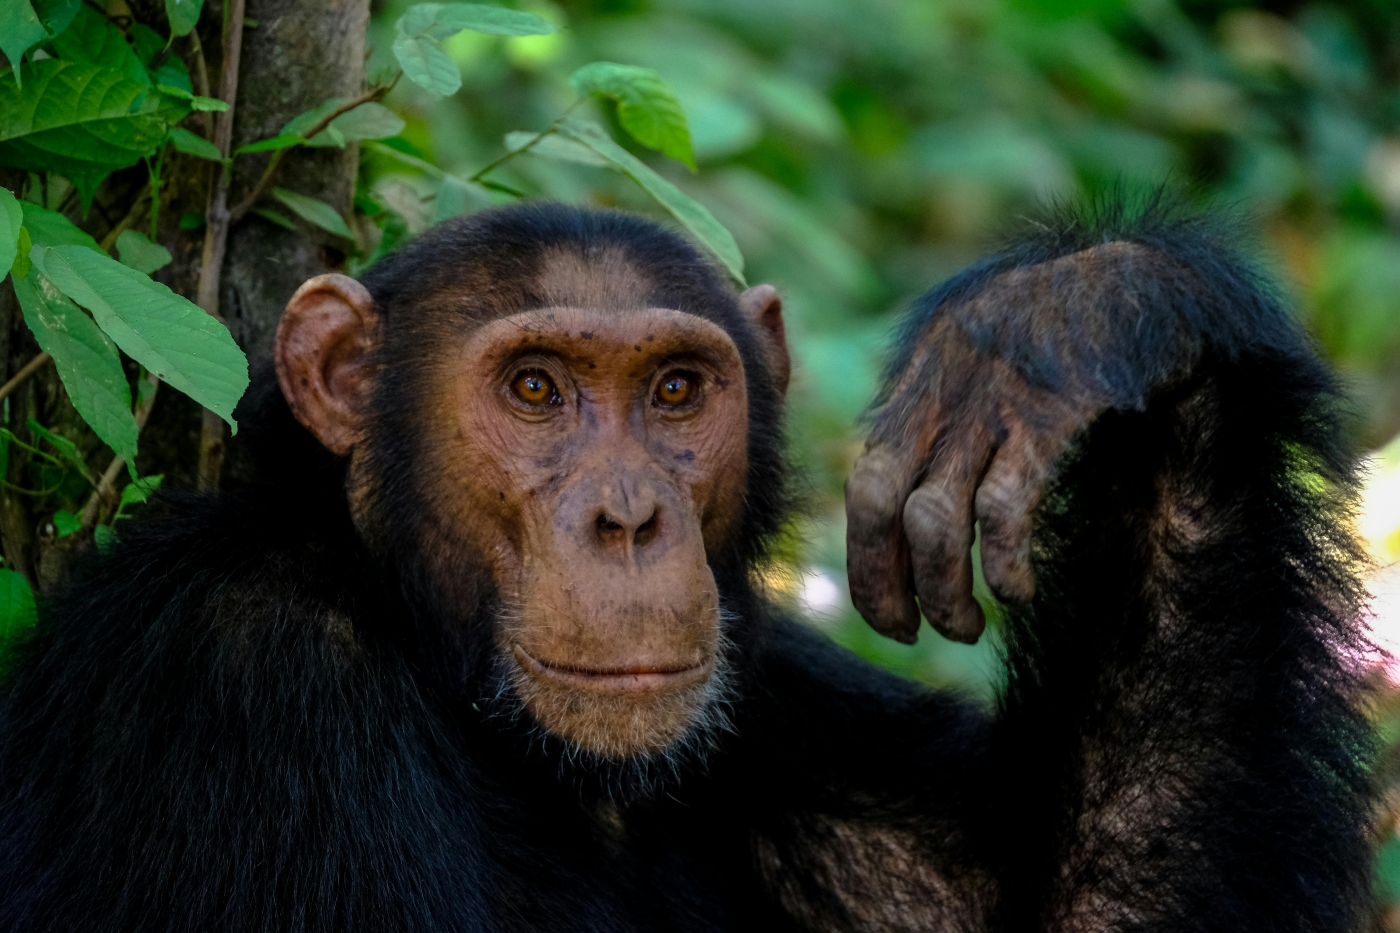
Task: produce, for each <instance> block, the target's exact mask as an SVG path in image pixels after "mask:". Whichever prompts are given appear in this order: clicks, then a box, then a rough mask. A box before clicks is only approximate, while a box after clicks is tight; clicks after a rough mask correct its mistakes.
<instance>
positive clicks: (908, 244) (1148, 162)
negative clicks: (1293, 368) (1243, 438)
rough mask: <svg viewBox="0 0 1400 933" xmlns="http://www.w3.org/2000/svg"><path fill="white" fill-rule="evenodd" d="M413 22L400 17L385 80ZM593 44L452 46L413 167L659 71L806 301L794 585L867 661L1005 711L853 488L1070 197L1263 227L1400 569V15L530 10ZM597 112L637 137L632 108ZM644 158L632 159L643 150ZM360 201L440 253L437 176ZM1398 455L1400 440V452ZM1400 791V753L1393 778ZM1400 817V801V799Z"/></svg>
mask: <svg viewBox="0 0 1400 933" xmlns="http://www.w3.org/2000/svg"><path fill="white" fill-rule="evenodd" d="M406 5H407V4H406V3H404V2H401V0H382V2H379V3H377V4H376V7H375V17H374V24H373V28H372V32H371V41H372V43H373V45H374V46H375V52H374V54H373V57H372V59H371V63H370V69H371V73H373V72H374V70H375V69H376V67H379V66H381V65H382V66H385V67H387V66H388V65H389V60H390V56H389V54H388V50H389V46H390V43H391V42H392V38H393V24H394V21H395V20H396V19H397V17H398V16H399V15H400V13H401V12H402V9H403V7H404V6H406ZM515 5H517V6H518V7H520V8H521V9H526V10H529V11H530V12H534V13H537V14H539V15H541V16H543V17H545V18H547V19H549V20H551V21H553V22H556V23H558V24H560V25H561V26H563V27H565V28H564V29H563V30H562V31H561V32H559V33H557V34H554V35H550V36H540V37H528V38H517V39H502V38H499V37H493V36H486V35H481V34H477V33H471V32H462V33H459V34H458V35H456V36H455V37H453V38H452V39H450V40H448V41H447V43H446V48H447V50H448V51H449V53H450V54H451V55H452V56H453V57H454V58H455V59H456V60H457V62H458V63H459V64H460V66H461V69H462V74H463V88H462V90H461V92H460V93H458V94H457V95H456V96H454V97H452V98H449V99H446V100H434V99H432V98H430V97H428V96H427V95H426V94H425V93H423V92H421V91H419V90H418V89H416V88H413V87H409V86H406V83H405V86H402V87H400V88H399V89H397V90H396V91H395V92H394V94H393V95H392V96H391V98H390V99H389V101H388V103H389V105H390V106H391V107H393V109H395V110H396V111H397V112H399V113H400V114H401V115H402V116H403V117H404V118H405V119H406V120H407V128H406V129H405V131H404V132H403V134H402V136H401V137H399V138H397V139H394V140H390V141H388V143H387V144H388V145H390V146H392V147H394V148H397V149H399V150H401V151H403V152H406V153H408V154H410V155H416V156H419V157H422V158H424V159H426V160H428V161H430V162H432V163H434V164H436V165H438V166H441V167H442V168H444V169H446V170H448V171H450V172H453V173H456V174H458V175H461V176H468V175H471V174H472V173H473V172H474V171H476V170H477V169H479V168H481V167H482V166H484V165H486V164H487V163H489V162H491V161H492V160H494V159H495V158H496V157H498V156H499V155H500V154H501V152H502V151H503V150H502V138H503V136H504V134H505V133H507V132H509V131H513V130H522V129H536V130H538V129H542V128H544V127H545V126H546V125H547V124H548V123H549V121H550V120H552V119H553V118H554V117H555V116H557V115H558V114H559V113H560V112H561V111H562V110H563V109H564V108H566V107H567V106H569V105H570V104H571V103H573V102H574V100H575V95H574V94H573V92H572V91H570V90H569V88H568V85H567V78H568V76H569V74H570V73H571V72H572V71H573V70H574V69H575V68H577V67H578V66H580V65H583V64H585V63H587V62H590V61H595V60H609V61H615V62H621V63H626V64H633V65H644V66H648V67H651V68H655V69H656V70H657V71H659V72H660V73H661V75H662V77H663V78H664V79H665V81H666V82H667V83H668V84H669V86H670V87H671V88H672V89H673V90H674V91H675V93H676V95H677V96H678V97H679V99H680V101H681V103H682V104H683V106H684V108H685V111H686V114H687V116H688V118H689V121H690V128H691V132H692V135H693V139H694V144H695V151H696V156H697V159H698V162H699V167H700V171H699V173H698V174H695V175H691V174H689V173H688V172H687V171H686V170H685V169H684V168H683V167H682V166H681V165H679V164H678V163H674V162H670V163H668V162H667V161H666V160H664V159H661V158H659V157H657V156H655V154H653V153H650V152H647V151H645V150H640V149H636V150H634V151H636V152H637V154H638V155H640V156H642V157H643V158H645V159H646V160H647V161H648V162H649V163H650V164H651V165H653V166H654V167H655V168H656V169H657V170H658V171H661V172H662V173H663V174H665V175H666V176H667V177H669V178H670V179H671V180H673V181H674V182H675V183H676V184H677V185H679V186H680V187H681V188H682V189H684V190H685V191H686V192H687V193H689V194H691V195H692V196H693V197H695V198H697V199H698V200H700V201H701V202H702V203H704V204H705V205H706V206H707V207H709V209H710V210H711V211H712V212H713V213H714V214H715V216H716V217H718V218H719V220H720V221H721V222H723V223H724V224H725V225H726V226H728V227H729V229H730V230H731V231H732V232H733V233H734V235H735V237H736V238H737V240H738V242H739V245H740V247H741V248H742V249H743V252H744V255H745V257H746V260H747V263H748V278H749V281H750V282H760V281H767V282H772V283H774V284H776V285H777V286H778V287H779V289H780V290H781V292H782V294H783V295H784V297H785V309H786V318H787V326H788V334H789V338H790V340H791V343H792V349H793V351H794V354H795V358H796V373H795V380H794V385H793V390H792V396H791V415H792V418H791V424H792V440H793V456H794V459H795V460H796V461H797V462H798V463H800V464H801V466H802V467H803V469H804V471H805V474H806V476H807V477H808V479H809V484H810V486H809V492H810V496H809V499H810V508H809V509H808V511H807V514H806V515H805V517H804V518H803V519H802V520H801V521H800V524H799V526H798V527H795V528H794V529H793V534H792V535H791V536H790V541H789V543H788V544H787V545H786V546H785V547H784V549H783V553H782V555H781V556H782V559H781V560H780V561H779V564H778V565H777V566H775V567H774V569H773V572H772V575H771V576H772V579H771V581H770V582H771V584H772V586H773V587H774V589H775V590H776V591H778V592H780V593H782V594H784V595H785V597H786V598H788V599H790V600H791V601H792V602H793V604H794V605H795V606H797V607H798V608H799V609H800V610H801V611H802V612H803V613H804V614H805V615H806V616H807V617H808V618H809V619H810V620H811V621H812V624H814V625H817V626H819V627H821V628H822V629H823V630H824V631H826V632H827V633H828V634H830V635H831V637H833V638H834V639H836V640H837V641H839V642H841V643H843V644H845V645H847V646H849V647H851V648H853V649H854V650H856V651H858V652H860V653H861V654H864V655H865V656H867V657H870V658H872V659H874V660H876V661H878V662H880V663H882V664H885V665H887V666H889V667H891V668H893V669H895V670H897V671H899V672H901V673H904V674H907V675H909V676H912V677H916V678H919V679H921V680H924V681H926V682H929V683H932V684H937V685H940V686H945V687H952V688H955V689H959V690H964V691H967V692H969V693H972V694H975V695H978V696H981V697H990V696H991V695H992V694H993V692H994V690H995V685H996V682H997V676H998V671H999V669H1000V666H999V663H998V660H997V656H996V640H995V637H992V638H988V639H984V640H983V642H982V643H981V644H979V645H977V646H972V647H968V646H962V645H955V644H953V643H950V642H948V641H945V640H944V639H942V638H940V637H939V636H938V635H936V634H935V633H934V632H932V631H931V630H929V629H928V628H927V627H925V629H924V632H923V635H922V636H921V638H920V640H919V643H918V644H917V645H914V646H908V647H906V646H902V645H898V644H895V643H894V642H890V641H886V640H883V639H880V638H878V637H877V636H875V635H874V634H873V633H872V632H871V631H870V630H869V629H868V628H866V626H865V625H864V624H863V623H862V622H861V621H860V619H859V617H858V616H857V615H856V614H855V613H854V612H853V611H852V609H851V606H850V602H849V597H848V595H847V591H846V582H845V577H844V567H845V555H844V547H843V538H844V525H843V517H842V510H841V483H842V481H843V479H844V477H845V475H846V473H847V470H848V469H849V467H850V464H851V463H852V461H853V459H854V457H855V455H856V453H857V452H858V451H859V447H860V435H859V431H858V428H857V426H856V424H857V417H858V415H859V414H860V412H861V410H862V408H863V406H864V405H865V404H866V402H867V401H868V400H869V399H870V398H871V396H872V393H873V391H874V387H875V380H876V376H877V373H878V371H879V367H880V360H881V350H882V347H883V344H884V340H885V337H886V334H887V333H888V331H889V330H890V327H891V323H892V321H893V317H894V315H895V314H897V313H898V311H899V310H900V309H901V308H902V307H904V306H905V305H906V304H907V303H908V302H909V301H910V300H911V299H912V298H913V297H915V296H916V295H918V294H919V293H920V292H922V291H924V290H925V289H927V288H928V287H929V286H931V285H933V284H934V283H936V282H938V281H939V280H940V279H942V278H944V277H946V276H947V275H949V274H951V273H953V272H954V271H956V270H957V269H958V268H960V267H961V266H962V265H963V264H965V263H966V262H968V261H969V260H971V259H973V258H975V257H976V256H977V255H979V253H980V252H981V251H983V250H984V249H986V248H987V246H988V244H989V243H990V242H992V241H993V239H994V235H995V233H996V231H997V229H998V227H999V226H1003V225H1005V224H1006V223H1007V222H1008V221H1010V220H1012V219H1014V218H1015V217H1016V216H1017V215H1018V214H1020V213H1021V212H1023V211H1024V210H1026V209H1027V208H1028V207H1030V206H1031V205H1033V204H1035V203H1037V202H1040V201H1043V200H1045V199H1049V198H1083V197H1094V196H1101V195H1104V194H1105V193H1107V192H1111V191H1127V192H1129V193H1132V192H1142V191H1147V190H1151V189H1152V188H1154V187H1156V186H1157V185H1159V184H1161V183H1162V182H1163V181H1171V182H1173V183H1175V184H1176V185H1178V186H1185V187H1188V188H1189V189H1190V190H1191V191H1192V192H1194V194H1193V196H1194V197H1196V198H1198V199H1199V200H1201V201H1202V202H1203V203H1205V202H1213V203H1216V204H1220V205H1225V206H1228V207H1231V208H1233V209H1237V210H1242V211H1245V212H1246V213H1247V215H1248V216H1249V217H1250V218H1251V225H1252V226H1253V228H1254V229H1255V230H1257V231H1258V233H1259V236H1260V244H1259V249H1260V253H1261V256H1262V258H1263V260H1264V261H1265V262H1267V263H1269V264H1271V265H1273V266H1274V268H1275V269H1276V270H1277V272H1278V274H1279V276H1280V277H1281V278H1282V279H1283V280H1284V281H1285V283H1286V284H1287V286H1288V287H1289V288H1291V289H1292V290H1293V292H1294V294H1295V296H1296V303H1297V306H1298V309H1299V313H1300V314H1301V315H1302V317H1303V319H1304V320H1305V322H1306V324H1307V326H1308V327H1309V329H1310V330H1311V331H1312V332H1313V333H1314V334H1315V335H1316V336H1317V339H1318V340H1319V342H1320V343H1321V345H1322V347H1323V348H1324V349H1325V352H1326V353H1327V355H1328V356H1329V357H1330V358H1331V359H1332V360H1333V361H1334V362H1335V364H1336V365H1337V366H1338V367H1339V368H1340V370H1341V371H1342V372H1343V373H1344V374H1345V376H1346V378H1347V379H1348V380H1349V382H1350V385H1351V387H1352V391H1353V395H1354V398H1355V399H1356V408H1357V419H1356V423H1355V426H1354V430H1355V432H1356V436H1357V439H1358V441H1359V442H1360V444H1361V445H1362V446H1363V447H1364V448H1365V449H1367V450H1370V451H1374V452H1375V456H1374V469H1373V472H1372V480H1371V482H1370V484H1369V486H1368V491H1367V496H1366V502H1365V505H1364V511H1363V514H1362V516H1361V522H1360V525H1361V530H1362V532H1363V533H1364V534H1365V535H1366V537H1367V540H1368V541H1369V542H1370V543H1371V546H1372V549H1373V551H1374V554H1375V556H1376V558H1377V565H1378V567H1384V566H1386V565H1388V564H1391V563H1394V562H1395V561H1397V560H1400V438H1397V435H1400V2H1396V0H1348V2H1341V3H1312V2H1286V0H1284V2H1272V3H1249V2H1238V0H594V2H559V3H552V2H549V0H518V2H517V3H516V4H515ZM585 106H588V107H591V108H594V109H595V110H596V113H595V114H594V116H595V117H596V118H597V119H600V120H604V121H610V120H612V119H613V115H612V114H611V113H610V112H608V110H607V108H606V107H604V106H600V105H596V104H592V103H590V104H586V105H585ZM616 135H617V136H618V138H619V139H623V140H625V139H626V135H625V134H622V133H618V134H616ZM362 175H363V177H362V182H361V192H360V196H361V197H362V198H363V199H365V200H366V201H369V202H374V203H375V204H376V205H378V206H379V207H384V208H388V209H389V210H391V211H392V212H393V214H394V215H396V217H395V220H394V223H395V224H398V225H399V226H401V227H402V232H406V233H413V232H417V231H418V230H421V229H423V228H424V227H426V226H427V225H428V224H429V223H430V222H431V221H432V220H433V218H434V213H435V210H437V209H438V208H437V206H436V204H435V201H434V199H433V194H434V192H435V187H436V184H437V179H436V178H435V177H433V176H432V175H431V174H423V173H415V172H414V171H413V170H412V169H411V168H409V167H406V165H405V163H404V162H403V161H402V160H396V159H390V158H387V157H385V156H383V155H382V154H380V155H375V154H373V153H370V154H368V155H367V156H366V159H365V166H364V171H363V173H362ZM491 178H492V179H493V180H495V181H498V182H500V183H503V184H505V185H508V186H510V187H512V188H515V189H517V190H519V191H522V192H525V193H528V194H533V195H541V196H547V197H551V198H558V199H563V200H567V201H572V202H586V203H593V204H601V205H616V206H622V207H627V208H633V209H637V210H642V211H647V212H651V213H655V212H656V208H655V206H654V205H653V204H652V203H651V202H650V201H649V200H648V199H647V198H646V197H645V195H643V194H642V193H641V192H640V191H638V190H637V189H635V188H634V187H633V186H632V185H631V183H630V182H628V181H627V180H626V179H624V178H622V177H621V176H619V175H617V174H615V173H612V172H610V171H607V170H606V169H603V168H591V167H588V166H583V165H577V164H569V163H562V162H557V161H551V160H549V159H546V158H540V157H535V156H525V157H521V158H518V159H515V160H514V161H512V162H510V163H508V164H507V165H506V166H504V167H502V168H501V169H500V170H498V171H496V172H494V173H493V174H492V176H491ZM1392 438H1395V440H1392ZM1375 590H1376V591H1377V593H1378V594H1379V598H1378V601H1377V603H1376V606H1375V612H1376V621H1375V630H1376V636H1377V641H1378V642H1379V643H1380V644H1381V646H1382V647H1386V646H1390V647H1392V648H1394V649H1395V650H1396V651H1397V652H1398V653H1400V570H1396V569H1395V568H1392V569H1391V571H1390V572H1389V574H1388V575H1387V573H1386V572H1385V571H1383V570H1382V571H1379V572H1378V575H1377V577H1376V583H1375ZM1372 663H1374V664H1375V681H1376V685H1377V699H1376V716H1377V719H1378V721H1379V722H1380V724H1381V726H1382V728H1383V730H1384V731H1385V735H1386V737H1387V739H1388V740H1392V741H1393V740H1395V739H1398V738H1400V697H1397V693H1396V690H1395V687H1394V684H1395V682H1396V680H1397V679H1400V667H1397V666H1395V665H1393V664H1389V663H1387V662H1386V661H1385V659H1384V658H1383V657H1380V656H1378V657H1377V658H1376V659H1374V660H1373V662H1372ZM1384 768H1385V769H1386V770H1385V772H1384V774H1385V775H1387V777H1386V780H1389V781H1391V782H1392V783H1394V778H1393V777H1391V776H1392V775H1397V774H1400V755H1398V754H1396V753H1394V752H1393V751H1392V754H1391V755H1390V756H1389V757H1388V758H1387V759H1386V763H1385V764H1384ZM1394 802H1395V803H1397V804H1400V794H1397V795H1396V796H1395V799H1394ZM1397 816H1400V807H1396V806H1392V807H1391V808H1390V812H1389V813H1387V815H1386V816H1385V817H1384V818H1383V820H1382V826H1381V832H1380V837H1379V838H1378V840H1377V841H1378V845H1379V846H1380V858H1379V859H1378V864H1379V868H1378V885H1377V888H1378V895H1379V906H1378V909H1377V916H1376V923H1377V925H1378V927H1379V928H1386V929H1400V910H1396V909H1395V908H1394V906H1393V905H1395V904H1396V903H1400V840H1397V838H1396V823H1397Z"/></svg>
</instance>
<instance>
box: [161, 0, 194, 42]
mask: <svg viewBox="0 0 1400 933" xmlns="http://www.w3.org/2000/svg"><path fill="white" fill-rule="evenodd" d="M203 6H204V0H165V15H166V17H167V18H168V19H169V20H170V34H171V35H172V36H183V35H185V34H186V33H188V32H189V31H190V30H191V29H193V28H194V27H195V24H196V23H198V22H199V11H200V9H201V8H202V7H203Z"/></svg>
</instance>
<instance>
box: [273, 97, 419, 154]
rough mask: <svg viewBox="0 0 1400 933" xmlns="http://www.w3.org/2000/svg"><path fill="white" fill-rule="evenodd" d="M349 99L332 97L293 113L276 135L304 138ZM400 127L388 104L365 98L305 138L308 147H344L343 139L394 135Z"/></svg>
mask: <svg viewBox="0 0 1400 933" xmlns="http://www.w3.org/2000/svg"><path fill="white" fill-rule="evenodd" d="M351 99H352V98H349V97H332V98H331V99H330V100H328V101H326V102H325V103H323V104H321V105H320V106H318V107H316V108H314V109H312V110H308V111H306V112H305V113H299V114H297V115H296V116H295V117H292V119H291V120H289V121H288V122H287V125H286V126H284V127H282V134H281V136H278V137H276V138H277V139H281V138H282V137H283V136H289V135H290V136H296V137H297V138H299V139H305V134H306V133H308V132H310V131H311V129H312V128H314V127H315V126H316V124H318V123H320V122H321V121H322V120H324V119H325V118H326V117H327V116H328V115H329V114H331V113H334V112H335V111H336V110H338V109H340V108H341V107H343V106H345V105H346V104H348V103H349V102H350V101H351ZM403 128H404V122H403V119H402V118H400V117H399V116H398V115H397V114H395V113H394V112H393V111H392V110H390V109H389V108H388V107H385V106H384V105H383V104H380V103H377V102H375V101H366V102H365V103H363V104H360V105H359V106H358V107H355V108H354V109H352V110H347V111H345V112H344V113H342V114H341V115H340V116H338V117H336V118H335V119H334V120H332V121H331V123H330V126H328V127H326V128H325V129H324V130H322V131H321V132H319V133H317V134H316V135H315V136H314V137H312V138H311V139H309V140H307V142H306V144H307V145H308V146H344V145H345V144H346V143H347V142H360V141H361V140H367V139H384V138H386V137H389V136H397V135H399V134H400V133H402V132H403Z"/></svg>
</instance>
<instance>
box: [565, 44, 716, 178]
mask: <svg viewBox="0 0 1400 933" xmlns="http://www.w3.org/2000/svg"><path fill="white" fill-rule="evenodd" d="M569 86H570V87H572V88H573V89H574V90H575V91H577V92H578V93H579V94H601V95H603V96H604V97H608V98H611V99H612V100H615V101H617V119H618V122H620V123H621V124H622V128H623V129H625V130H626V131H627V132H629V133H631V134H632V136H633V137H634V138H635V139H636V140H637V142H639V143H641V144H642V145H643V146H649V147H650V148H652V149H655V150H657V151H658V152H661V153H662V154H663V155H667V156H670V157H671V158H673V159H676V160H678V161H680V162H684V163H685V164H686V165H688V166H690V170H691V171H692V172H693V171H695V170H696V169H695V151H694V149H693V148H692V146H691V143H690V126H689V124H687V123H686V120H685V111H684V110H682V109H681V103H680V101H678V100H676V96H675V95H674V94H672V93H671V90H670V88H668V87H666V83H665V82H664V81H662V80H661V75H660V74H659V73H657V72H656V71H653V70H652V69H650V68H639V67H637V66H636V65H618V64H616V63H614V62H593V63H592V64H591V65H584V66H583V67H582V68H580V69H579V70H578V71H575V72H574V74H573V77H571V78H569Z"/></svg>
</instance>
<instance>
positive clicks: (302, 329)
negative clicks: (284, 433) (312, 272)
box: [276, 272, 379, 454]
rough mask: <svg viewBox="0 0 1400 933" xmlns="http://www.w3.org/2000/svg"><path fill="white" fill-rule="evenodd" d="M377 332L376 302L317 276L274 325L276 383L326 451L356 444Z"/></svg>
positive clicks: (360, 289) (343, 279)
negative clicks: (370, 352)
mask: <svg viewBox="0 0 1400 933" xmlns="http://www.w3.org/2000/svg"><path fill="white" fill-rule="evenodd" d="M378 329H379V316H378V314H376V313H375V309H374V299H373V298H371V297H370V294H369V292H368V291H367V290H366V289H365V287H364V286H363V285H361V284H360V283H359V282H356V281H355V280H354V279H352V278H350V277H349V276H347V275H340V274H339V273H334V272H332V273H329V274H327V275H318V276H316V277H315V278H314V279H310V280H308V281H306V282H305V283H303V284H302V286H301V288H298V289H297V291H296V294H295V295H293V296H292V300H291V301H289V302H287V310H286V312H285V313H283V315H282V322H281V323H280V324H279V325H278V326H277V349H276V362H277V381H278V382H280V383H281V384H282V394H283V395H284V396H286V398H287V404H288V405H290V406H291V409H292V414H294V415H296V419H297V420H298V421H300V422H301V423H302V424H304V425H306V427H307V429H308V430H309V431H310V432H311V433H312V434H314V435H316V437H317V439H319V440H320V442H321V443H322V444H324V445H325V446H326V448H327V449H329V450H331V451H332V452H334V453H337V454H346V453H349V452H350V448H352V447H353V446H355V444H356V443H357V442H358V441H359V440H360V431H361V425H362V420H363V407H364V396H365V394H366V389H367V388H368V375H369V374H368V368H367V366H366V363H367V361H368V353H369V350H370V349H371V348H372V347H373V346H374V341H375V339H376V335H377V333H378Z"/></svg>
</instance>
